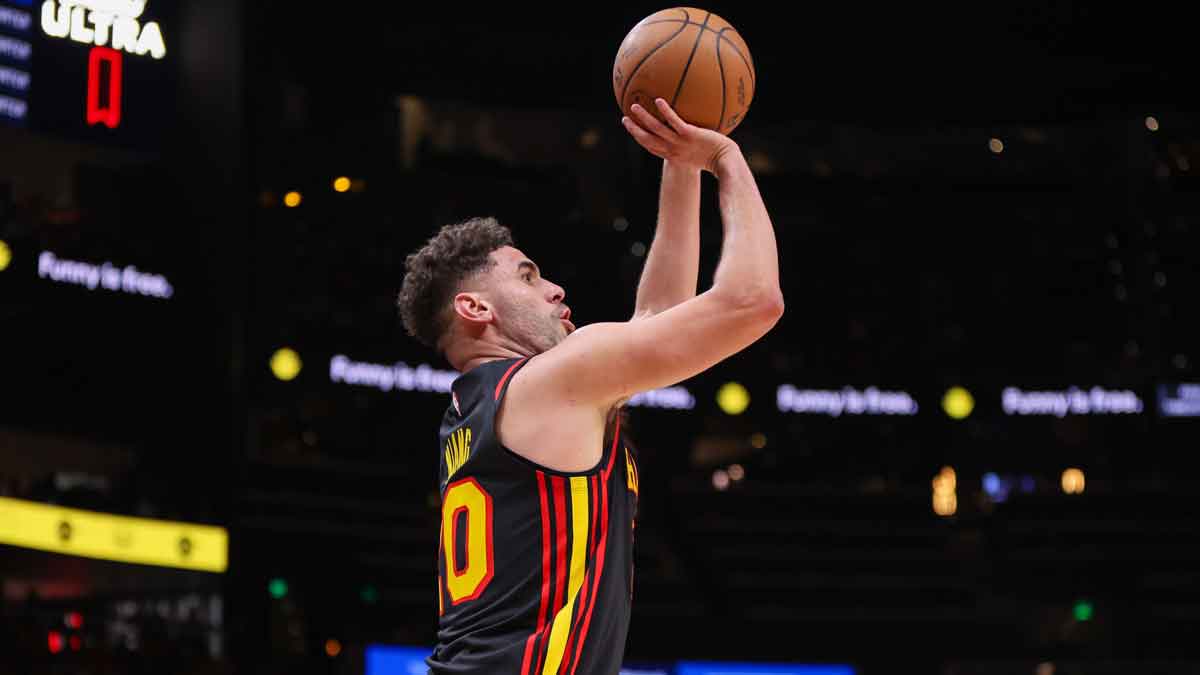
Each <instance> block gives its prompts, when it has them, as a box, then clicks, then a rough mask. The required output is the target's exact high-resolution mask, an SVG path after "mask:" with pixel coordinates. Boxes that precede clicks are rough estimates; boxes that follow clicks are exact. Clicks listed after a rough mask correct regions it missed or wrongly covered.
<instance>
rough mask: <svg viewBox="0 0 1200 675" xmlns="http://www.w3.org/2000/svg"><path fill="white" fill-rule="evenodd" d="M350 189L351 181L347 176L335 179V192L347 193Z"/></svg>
mask: <svg viewBox="0 0 1200 675" xmlns="http://www.w3.org/2000/svg"><path fill="white" fill-rule="evenodd" d="M349 189H350V179H349V178H347V177H345V176H338V177H337V178H334V179H333V190H334V192H347V191H348V190H349Z"/></svg>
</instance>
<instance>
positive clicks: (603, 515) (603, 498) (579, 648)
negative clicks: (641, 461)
mask: <svg viewBox="0 0 1200 675" xmlns="http://www.w3.org/2000/svg"><path fill="white" fill-rule="evenodd" d="M620 438H621V415H620V413H617V426H616V429H615V430H614V431H613V445H612V452H611V453H610V454H609V458H608V466H607V467H605V468H604V471H602V472H600V503H599V504H598V505H597V507H596V508H597V510H598V511H599V512H600V543H598V544H597V545H596V558H595V561H596V562H595V565H596V568H595V569H596V576H595V577H594V578H593V579H592V593H591V596H592V597H591V602H590V603H588V609H587V614H586V615H584V617H583V627H582V629H581V631H582V632H581V633H580V637H579V644H578V645H576V646H575V661H574V663H573V664H572V666H571V675H574V673H575V669H576V668H578V667H579V656H580V655H581V654H582V653H583V643H584V642H586V641H587V632H588V626H590V625H591V623H592V610H594V609H596V593H597V591H598V590H599V588H600V577H601V576H603V574H604V549H605V544H607V543H608V477H609V475H610V474H611V473H612V470H613V463H614V462H615V460H616V458H617V441H619V440H620Z"/></svg>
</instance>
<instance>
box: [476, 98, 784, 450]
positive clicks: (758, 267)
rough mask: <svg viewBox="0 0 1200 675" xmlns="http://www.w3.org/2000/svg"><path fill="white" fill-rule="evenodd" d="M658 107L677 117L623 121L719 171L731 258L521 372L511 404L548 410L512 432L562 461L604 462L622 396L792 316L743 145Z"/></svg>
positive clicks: (724, 256)
mask: <svg viewBox="0 0 1200 675" xmlns="http://www.w3.org/2000/svg"><path fill="white" fill-rule="evenodd" d="M657 105H658V106H659V109H660V112H662V113H663V115H664V117H665V118H666V119H667V121H668V122H669V125H664V124H660V123H658V124H651V122H652V121H654V120H650V121H644V124H645V126H643V125H642V124H640V123H639V122H638V121H637V120H634V119H632V118H626V119H625V120H623V123H624V124H625V126H626V128H627V129H628V130H629V132H630V133H631V134H632V135H633V137H634V138H635V139H636V140H637V141H638V143H639V144H641V145H642V146H643V147H645V148H646V149H647V150H649V151H650V152H652V153H654V154H655V155H657V156H659V157H663V158H664V159H667V160H668V161H670V160H671V159H672V158H677V159H678V160H680V161H681V163H683V164H685V165H699V166H702V167H704V169H705V170H708V171H710V172H712V173H713V174H714V175H715V176H716V177H717V180H718V186H719V187H718V190H719V192H718V194H719V199H720V212H721V220H722V224H723V228H724V240H723V243H722V251H721V259H720V262H719V264H718V266H717V270H716V273H715V274H714V281H713V285H712V287H711V288H710V289H708V290H707V291H705V292H704V293H701V294H699V295H697V296H695V297H693V298H690V299H688V300H686V301H684V302H681V303H679V304H677V305H675V306H673V307H671V308H669V309H666V310H664V311H661V312H659V313H657V314H654V315H652V316H648V317H645V318H643V319H640V320H637V321H628V322H614V323H599V324H592V325H590V326H587V327H585V328H583V329H581V330H579V331H576V332H575V333H573V334H572V335H571V336H569V337H568V338H567V339H565V340H563V341H562V343H561V344H559V345H558V346H556V347H555V348H554V349H552V350H549V351H547V352H545V353H543V354H539V355H538V356H537V357H535V358H532V359H530V362H529V364H528V365H526V366H525V367H524V368H522V369H521V370H520V371H519V372H518V373H517V374H516V375H515V376H514V378H513V381H512V384H511V386H510V389H509V393H508V403H507V404H506V408H508V409H514V410H521V411H538V412H537V413H536V414H520V415H513V416H511V417H507V418H502V419H501V421H500V422H499V423H498V424H499V426H498V428H499V430H500V433H501V436H502V440H503V441H504V442H505V444H506V445H508V447H510V448H512V449H513V450H514V451H516V452H519V453H522V454H525V453H529V454H528V455H527V456H529V458H530V459H532V460H534V461H536V462H538V463H541V464H543V465H545V466H548V467H550V468H553V469H558V470H564V471H580V470H586V469H589V468H591V467H592V466H594V465H595V463H596V461H598V459H599V457H600V454H601V448H600V443H599V442H596V441H598V439H599V438H600V437H601V436H602V435H603V429H604V422H605V418H606V414H607V411H608V410H609V409H610V408H611V407H612V406H613V405H614V404H615V403H616V402H618V401H620V400H623V399H626V398H628V397H630V396H632V395H634V394H636V393H638V392H641V391H647V390H650V389H656V388H659V387H665V386H670V385H672V384H675V383H677V382H680V381H682V380H685V379H687V378H689V377H692V376H694V375H696V374H698V373H700V372H702V371H704V370H706V369H708V368H710V367H712V366H713V365H715V364H717V363H719V362H720V361H722V360H724V359H726V358H728V357H729V356H731V355H733V354H736V353H737V352H739V351H741V350H742V349H745V348H746V347H747V346H749V345H750V344H752V343H754V342H755V341H756V340H758V339H759V338H761V337H762V336H763V335H765V334H766V333H767V332H768V331H769V330H770V329H771V328H772V327H773V326H774V325H775V324H776V323H777V322H778V321H779V318H780V317H781V316H782V314H783V296H782V292H781V291H780V286H779V266H778V252H777V249H776V241H775V234H774V229H773V225H772V223H771V219H770V216H769V214H768V213H767V209H766V206H765V205H764V204H763V201H762V197H761V195H760V194H759V191H758V186H757V184H756V182H755V180H754V176H753V174H752V173H751V171H750V168H749V166H748V165H747V164H746V161H745V159H744V158H743V156H742V154H741V152H740V149H739V148H738V147H737V145H736V144H735V143H734V142H733V141H732V140H731V139H729V138H728V137H726V136H724V135H722V134H720V133H717V132H714V131H711V130H708V129H702V128H699V127H695V126H692V125H690V124H687V123H686V122H684V121H683V120H682V119H680V118H679V117H678V116H677V115H676V114H675V113H674V111H672V110H671V109H670V107H669V106H668V105H667V104H666V102H665V101H660V102H657ZM550 438H553V439H556V440H555V441H554V443H547V442H546V441H547V439H550ZM533 448H537V450H533Z"/></svg>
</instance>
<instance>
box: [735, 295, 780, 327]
mask: <svg viewBox="0 0 1200 675" xmlns="http://www.w3.org/2000/svg"><path fill="white" fill-rule="evenodd" d="M721 298H722V301H723V302H724V303H726V304H727V306H728V307H729V308H730V309H732V310H733V311H734V312H735V313H736V314H737V315H739V316H740V317H741V320H742V321H750V322H752V323H754V324H756V325H762V326H763V327H764V328H766V329H770V328H771V327H772V326H774V325H775V324H776V323H778V322H779V319H780V317H782V316H783V293H782V292H781V291H780V290H779V287H778V286H773V287H770V288H762V289H753V290H749V289H741V292H738V293H736V294H728V295H726V294H721Z"/></svg>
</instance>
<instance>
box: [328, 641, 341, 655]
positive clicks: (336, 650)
mask: <svg viewBox="0 0 1200 675" xmlns="http://www.w3.org/2000/svg"><path fill="white" fill-rule="evenodd" d="M325 653H326V654H327V655H328V656H329V658H331V659H332V658H333V657H335V656H337V655H338V654H341V653H342V643H340V642H338V641H337V640H326V641H325Z"/></svg>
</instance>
